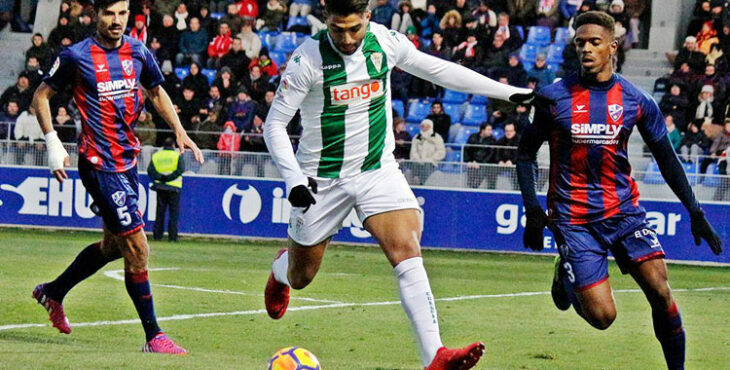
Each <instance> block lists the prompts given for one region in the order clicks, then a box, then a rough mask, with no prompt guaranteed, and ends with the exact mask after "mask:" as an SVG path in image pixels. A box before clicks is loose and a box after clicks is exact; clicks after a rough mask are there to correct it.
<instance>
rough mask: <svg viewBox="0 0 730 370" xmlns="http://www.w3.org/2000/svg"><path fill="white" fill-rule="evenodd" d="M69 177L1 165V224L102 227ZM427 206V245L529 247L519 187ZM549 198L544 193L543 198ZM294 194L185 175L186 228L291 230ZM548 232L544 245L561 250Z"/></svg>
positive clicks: (345, 232)
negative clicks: (524, 238) (525, 244)
mask: <svg viewBox="0 0 730 370" xmlns="http://www.w3.org/2000/svg"><path fill="white" fill-rule="evenodd" d="M68 173H69V176H70V178H69V179H68V180H67V181H65V182H64V183H63V184H59V182H58V181H57V180H56V179H55V178H52V176H50V174H49V173H48V171H47V170H45V169H39V168H24V167H8V166H0V225H20V226H35V227H37V226H43V227H58V228H81V229H100V228H101V219H100V218H99V217H95V216H94V214H93V213H92V212H91V210H90V208H89V207H90V205H91V198H90V196H89V195H88V194H87V193H86V190H85V189H84V187H83V185H82V184H81V180H80V179H79V178H78V173H77V172H76V171H75V170H71V171H68ZM414 191H415V193H416V196H417V197H418V199H419V202H420V203H421V205H422V207H423V209H424V211H425V230H424V233H423V241H422V244H423V246H424V247H434V248H449V249H467V250H484V251H506V252H525V249H524V248H523V247H522V228H523V227H524V212H523V210H522V200H521V197H520V195H519V194H518V193H516V192H496V191H463V190H458V191H457V190H444V189H429V188H424V187H416V188H415V189H414ZM139 192H140V197H139V205H140V207H139V208H140V211H141V212H142V213H143V214H144V219H145V221H147V226H146V229H147V230H151V226H152V224H153V222H152V221H154V219H155V204H156V194H155V192H154V191H152V190H151V189H150V188H149V180H148V178H147V176H146V175H144V174H141V175H140V189H139ZM543 200H544V199H543ZM642 205H643V206H644V207H645V208H646V209H647V211H648V213H647V216H648V218H649V220H650V222H651V223H652V226H653V227H654V228H655V230H656V232H657V234H658V235H659V240H660V242H661V243H662V245H663V247H664V249H665V251H666V252H667V256H668V258H670V259H672V260H680V261H688V262H703V263H707V262H709V263H723V264H727V263H730V253H725V254H723V255H721V256H715V255H713V254H712V253H711V252H710V249H709V248H708V247H707V246H702V247H696V246H695V245H694V241H693V239H692V235H691V232H690V223H689V218H688V216H687V213H686V212H685V210H684V207H683V206H682V205H681V204H680V203H678V202H668V201H651V200H642ZM289 207H290V206H289V202H287V201H286V199H285V197H284V184H283V182H281V181H279V180H263V179H254V178H241V177H223V176H197V175H191V176H186V177H185V178H184V186H183V193H182V196H181V214H180V232H181V233H183V234H197V235H220V236H237V237H254V238H285V237H286V227H287V222H288V215H289V210H290V208H289ZM704 208H705V210H706V212H707V215H708V219H709V220H711V221H712V222H713V224H714V225H715V227H717V228H718V232H719V234H720V236H721V238H722V239H723V241H724V244H725V245H726V246H727V245H729V242H730V233H729V230H728V225H730V205H727V204H725V205H723V204H705V205H704ZM335 240H337V241H341V242H348V243H374V241H373V239H372V238H371V237H370V235H369V234H368V233H367V232H366V231H365V230H364V229H363V228H362V224H361V223H360V221H359V220H358V218H357V216H356V214H355V212H354V211H353V212H351V213H350V215H349V216H348V217H347V219H346V220H345V221H344V222H343V228H342V230H340V233H339V234H338V235H337V236H336V237H335ZM555 252H556V248H555V243H554V240H553V238H552V236H551V235H550V234H549V233H546V236H545V249H544V250H543V251H542V252H541V253H555Z"/></svg>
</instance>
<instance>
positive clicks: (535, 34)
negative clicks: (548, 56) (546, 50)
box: [527, 26, 550, 46]
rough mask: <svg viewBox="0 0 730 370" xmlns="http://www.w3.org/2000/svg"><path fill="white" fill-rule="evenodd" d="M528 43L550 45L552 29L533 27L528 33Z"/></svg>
mask: <svg viewBox="0 0 730 370" xmlns="http://www.w3.org/2000/svg"><path fill="white" fill-rule="evenodd" d="M527 43H528V44H533V45H540V46H545V45H548V44H550V28H549V27H543V26H532V27H530V30H529V31H528V32H527Z"/></svg>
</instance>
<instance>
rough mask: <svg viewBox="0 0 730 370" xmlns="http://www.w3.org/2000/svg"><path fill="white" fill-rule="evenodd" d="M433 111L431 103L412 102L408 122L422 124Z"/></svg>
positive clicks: (409, 106) (422, 101)
mask: <svg viewBox="0 0 730 370" xmlns="http://www.w3.org/2000/svg"><path fill="white" fill-rule="evenodd" d="M430 111H431V102H429V101H428V100H417V101H412V102H411V103H410V104H408V116H407V117H406V122H409V123H421V121H423V119H424V118H426V116H428V113H429V112H430Z"/></svg>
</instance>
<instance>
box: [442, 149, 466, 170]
mask: <svg viewBox="0 0 730 370" xmlns="http://www.w3.org/2000/svg"><path fill="white" fill-rule="evenodd" d="M443 162H445V163H441V165H440V166H439V167H440V168H439V170H440V171H441V172H447V173H458V172H461V150H459V149H457V150H448V149H447V151H446V158H444V160H443Z"/></svg>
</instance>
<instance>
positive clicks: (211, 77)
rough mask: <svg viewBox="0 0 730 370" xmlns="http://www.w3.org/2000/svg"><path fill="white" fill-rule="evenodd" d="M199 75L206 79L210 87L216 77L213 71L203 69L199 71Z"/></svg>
mask: <svg viewBox="0 0 730 370" xmlns="http://www.w3.org/2000/svg"><path fill="white" fill-rule="evenodd" d="M200 73H202V74H203V76H205V77H208V84H209V85H212V84H213V81H215V77H216V74H217V72H216V70H215V69H207V68H203V69H202V70H200Z"/></svg>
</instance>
